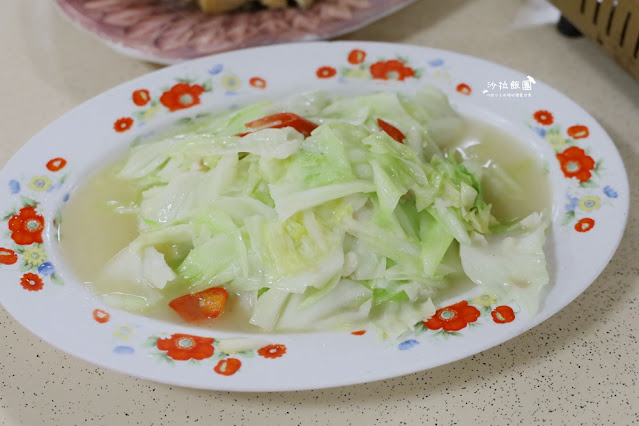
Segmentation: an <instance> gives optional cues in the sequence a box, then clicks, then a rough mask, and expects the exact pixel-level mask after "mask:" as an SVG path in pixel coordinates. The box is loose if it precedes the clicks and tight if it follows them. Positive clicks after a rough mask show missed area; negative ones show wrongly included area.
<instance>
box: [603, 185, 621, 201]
mask: <svg viewBox="0 0 639 426" xmlns="http://www.w3.org/2000/svg"><path fill="white" fill-rule="evenodd" d="M603 192H604V194H606V197H608V198H617V197H618V196H619V194H617V191H615V190H614V189H612V187H611V186H610V185H606V186H604V189H603Z"/></svg>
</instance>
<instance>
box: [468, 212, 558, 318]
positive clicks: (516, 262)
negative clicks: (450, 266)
mask: <svg viewBox="0 0 639 426" xmlns="http://www.w3.org/2000/svg"><path fill="white" fill-rule="evenodd" d="M548 225H549V221H548V219H546V218H544V217H542V216H541V215H539V214H537V213H533V214H531V215H530V216H528V217H526V218H525V219H523V220H522V221H520V222H519V223H517V224H516V225H514V226H512V227H511V229H510V230H508V231H506V232H504V233H501V234H497V235H487V236H483V235H480V234H475V235H473V242H472V244H469V245H462V246H461V248H460V252H459V253H460V255H461V261H462V265H463V267H464V272H465V273H466V275H468V277H469V278H470V279H471V280H473V282H475V283H476V284H477V285H479V286H481V287H483V288H484V289H485V290H486V291H487V292H489V293H491V294H495V295H497V296H499V297H504V298H511V299H513V300H514V301H515V302H517V304H518V305H519V306H521V307H522V308H523V309H524V310H525V311H526V312H527V313H528V314H530V315H534V314H535V313H536V312H537V311H538V309H539V305H540V303H541V294H542V292H541V290H542V288H543V287H544V286H545V285H546V284H547V283H548V271H547V270H546V257H545V255H544V242H545V239H546V238H545V235H544V234H545V231H546V228H547V227H548Z"/></svg>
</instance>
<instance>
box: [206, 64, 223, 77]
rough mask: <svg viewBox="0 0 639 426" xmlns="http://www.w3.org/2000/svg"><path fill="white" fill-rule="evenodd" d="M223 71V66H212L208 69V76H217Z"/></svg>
mask: <svg viewBox="0 0 639 426" xmlns="http://www.w3.org/2000/svg"><path fill="white" fill-rule="evenodd" d="M223 69H224V65H222V64H216V65H213V68H210V69H209V74H211V75H216V74H219V73H221V72H222V70H223Z"/></svg>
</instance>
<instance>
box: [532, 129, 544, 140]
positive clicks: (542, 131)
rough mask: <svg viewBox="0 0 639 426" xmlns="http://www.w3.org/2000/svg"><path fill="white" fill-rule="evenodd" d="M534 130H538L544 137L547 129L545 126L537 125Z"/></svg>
mask: <svg viewBox="0 0 639 426" xmlns="http://www.w3.org/2000/svg"><path fill="white" fill-rule="evenodd" d="M533 130H534V131H535V132H537V134H538V135H539V136H541V137H542V138H543V137H544V136H546V129H544V128H543V127H535V128H534V129H533Z"/></svg>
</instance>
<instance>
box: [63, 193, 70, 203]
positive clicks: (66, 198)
mask: <svg viewBox="0 0 639 426" xmlns="http://www.w3.org/2000/svg"><path fill="white" fill-rule="evenodd" d="M62 201H63V202H65V203H66V202H67V201H69V194H64V197H62Z"/></svg>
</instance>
